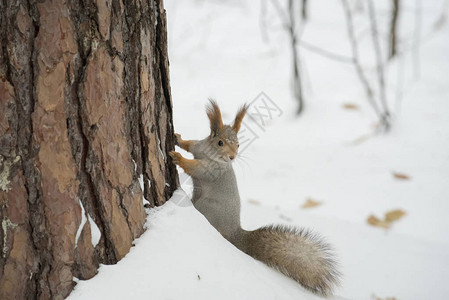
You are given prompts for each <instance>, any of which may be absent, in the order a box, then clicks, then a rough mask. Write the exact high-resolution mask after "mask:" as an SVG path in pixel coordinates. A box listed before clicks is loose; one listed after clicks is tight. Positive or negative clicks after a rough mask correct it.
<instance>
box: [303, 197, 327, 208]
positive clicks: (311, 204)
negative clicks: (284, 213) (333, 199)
mask: <svg viewBox="0 0 449 300" xmlns="http://www.w3.org/2000/svg"><path fill="white" fill-rule="evenodd" d="M321 204H322V203H321V202H318V201H315V200H313V199H311V198H308V199H307V200H306V202H305V203H304V204H303V205H302V206H301V207H302V208H311V207H315V206H319V205H321Z"/></svg>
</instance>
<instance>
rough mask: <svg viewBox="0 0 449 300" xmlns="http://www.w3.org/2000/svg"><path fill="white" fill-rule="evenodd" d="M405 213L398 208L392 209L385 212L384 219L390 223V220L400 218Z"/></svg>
mask: <svg viewBox="0 0 449 300" xmlns="http://www.w3.org/2000/svg"><path fill="white" fill-rule="evenodd" d="M405 215H406V213H405V211H403V210H400V209H396V210H392V211H389V212H387V213H385V221H387V222H390V223H391V222H394V221H397V220H399V219H400V218H402V217H403V216H405Z"/></svg>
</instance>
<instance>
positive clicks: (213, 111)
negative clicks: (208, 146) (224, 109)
mask: <svg viewBox="0 0 449 300" xmlns="http://www.w3.org/2000/svg"><path fill="white" fill-rule="evenodd" d="M206 113H207V117H208V118H209V121H210V130H211V133H212V134H214V135H217V134H218V132H219V131H220V130H222V129H223V120H222V119H221V112H220V108H219V107H218V104H217V102H215V100H213V99H209V104H208V105H207V106H206Z"/></svg>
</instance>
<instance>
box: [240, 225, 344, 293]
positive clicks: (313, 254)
mask: <svg viewBox="0 0 449 300" xmlns="http://www.w3.org/2000/svg"><path fill="white" fill-rule="evenodd" d="M244 240H245V241H244V243H243V244H244V245H245V247H244V248H245V249H241V250H243V251H244V252H246V253H247V254H248V255H250V256H252V257H254V258H255V259H257V260H260V261H262V262H263V263H265V264H267V265H268V266H270V267H273V268H276V269H277V270H279V271H280V272H282V273H284V274H285V275H287V276H289V277H291V278H293V279H294V280H296V281H297V282H298V283H300V284H301V285H302V286H303V287H304V288H306V289H308V290H310V291H312V292H314V293H316V294H319V295H322V296H327V295H330V294H332V289H333V288H334V286H335V285H337V284H338V283H339V277H340V273H339V271H338V270H337V266H336V262H335V261H334V260H333V258H332V253H331V249H330V247H329V245H328V244H326V243H325V242H323V241H322V239H321V238H319V237H318V236H317V235H315V234H313V233H311V232H310V231H308V230H305V229H295V228H291V227H286V226H276V225H275V226H273V225H272V226H266V227H262V228H259V229H257V230H254V231H247V232H245V234H244Z"/></svg>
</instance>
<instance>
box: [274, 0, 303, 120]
mask: <svg viewBox="0 0 449 300" xmlns="http://www.w3.org/2000/svg"><path fill="white" fill-rule="evenodd" d="M272 3H273V6H274V7H275V9H276V11H277V13H278V15H279V17H280V19H281V20H282V21H283V26H284V28H285V29H286V31H287V33H288V36H289V39H290V48H291V52H292V65H293V76H292V84H293V94H294V96H295V99H296V100H297V102H298V108H297V110H296V114H297V115H299V114H301V113H302V112H303V110H304V94H303V87H302V81H301V68H300V65H301V61H300V55H299V50H298V44H299V37H298V28H299V27H301V26H302V21H301V20H299V22H298V20H297V19H299V18H300V16H301V14H299V11H297V10H296V7H295V3H297V1H294V0H289V1H288V6H287V10H288V12H287V13H285V12H284V10H283V9H282V7H281V5H280V4H279V2H278V1H277V0H272Z"/></svg>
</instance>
